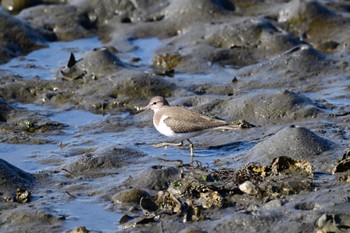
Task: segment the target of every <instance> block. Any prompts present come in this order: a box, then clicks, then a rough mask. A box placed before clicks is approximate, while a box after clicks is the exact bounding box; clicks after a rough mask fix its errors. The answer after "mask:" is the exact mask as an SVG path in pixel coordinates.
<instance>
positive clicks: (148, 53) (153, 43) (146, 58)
mask: <svg viewBox="0 0 350 233" xmlns="http://www.w3.org/2000/svg"><path fill="white" fill-rule="evenodd" d="M131 44H132V45H134V46H136V47H137V50H135V51H133V52H132V54H133V56H136V57H139V58H140V59H141V64H144V65H150V64H151V63H152V59H153V57H154V55H155V53H156V50H157V48H158V47H159V45H160V40H159V39H158V38H148V39H137V40H131Z"/></svg>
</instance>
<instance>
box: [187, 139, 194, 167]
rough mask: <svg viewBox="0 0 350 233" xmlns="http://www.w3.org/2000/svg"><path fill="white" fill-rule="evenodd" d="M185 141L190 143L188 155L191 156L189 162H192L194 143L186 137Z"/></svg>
mask: <svg viewBox="0 0 350 233" xmlns="http://www.w3.org/2000/svg"><path fill="white" fill-rule="evenodd" d="M187 141H188V142H189V143H190V156H191V162H192V161H193V148H194V145H193V143H192V142H191V141H190V139H187Z"/></svg>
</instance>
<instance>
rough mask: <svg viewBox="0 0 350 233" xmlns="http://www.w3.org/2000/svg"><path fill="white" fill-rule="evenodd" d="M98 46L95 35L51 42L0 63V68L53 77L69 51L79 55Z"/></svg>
mask: <svg viewBox="0 0 350 233" xmlns="http://www.w3.org/2000/svg"><path fill="white" fill-rule="evenodd" d="M100 46H101V42H100V41H99V40H98V38H97V37H92V38H86V39H80V40H75V41H69V42H53V43H50V44H49V46H48V47H47V48H42V49H38V50H35V51H33V52H31V53H29V54H28V55H27V56H22V57H17V58H14V59H12V60H11V61H10V62H8V63H6V64H3V65H0V70H2V69H3V70H5V71H10V72H11V73H14V74H18V75H20V76H22V77H24V78H33V77H39V78H41V79H53V78H54V77H55V75H54V74H55V72H56V70H57V69H58V68H59V67H63V66H65V65H66V63H67V61H68V58H69V56H70V53H71V52H74V54H76V55H77V57H81V56H82V55H83V54H84V53H85V52H87V51H89V50H91V49H94V48H97V47H100ZM48 54H49V56H48Z"/></svg>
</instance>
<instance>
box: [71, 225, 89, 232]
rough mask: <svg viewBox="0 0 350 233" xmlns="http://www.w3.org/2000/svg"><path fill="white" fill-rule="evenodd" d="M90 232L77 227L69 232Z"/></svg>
mask: <svg viewBox="0 0 350 233" xmlns="http://www.w3.org/2000/svg"><path fill="white" fill-rule="evenodd" d="M89 232H90V231H89V230H88V229H86V227H84V226H82V227H77V228H75V229H74V230H72V231H71V233H89Z"/></svg>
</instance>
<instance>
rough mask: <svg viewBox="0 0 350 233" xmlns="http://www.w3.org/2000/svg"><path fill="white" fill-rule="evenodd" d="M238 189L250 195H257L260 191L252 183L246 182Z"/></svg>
mask: <svg viewBox="0 0 350 233" xmlns="http://www.w3.org/2000/svg"><path fill="white" fill-rule="evenodd" d="M238 188H239V189H240V190H241V191H242V192H244V193H246V194H248V195H256V194H258V193H259V189H258V188H257V187H256V186H255V185H254V184H253V183H252V182H250V181H245V182H244V183H243V184H240V185H239V186H238Z"/></svg>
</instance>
